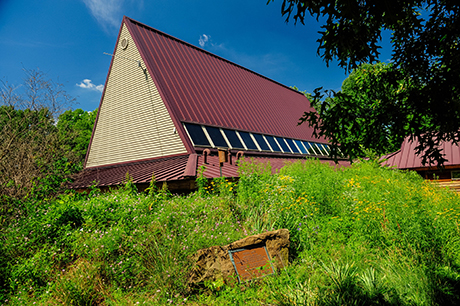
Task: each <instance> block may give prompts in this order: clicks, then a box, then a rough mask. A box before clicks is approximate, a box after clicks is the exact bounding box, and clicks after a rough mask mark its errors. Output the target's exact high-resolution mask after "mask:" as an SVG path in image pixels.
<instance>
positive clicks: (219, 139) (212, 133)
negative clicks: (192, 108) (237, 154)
mask: <svg viewBox="0 0 460 306" xmlns="http://www.w3.org/2000/svg"><path fill="white" fill-rule="evenodd" d="M206 131H207V132H208V135H209V137H211V140H212V142H213V143H214V146H216V147H220V148H228V144H227V142H226V141H225V139H224V136H222V133H221V132H220V129H219V128H216V127H212V126H207V127H206Z"/></svg>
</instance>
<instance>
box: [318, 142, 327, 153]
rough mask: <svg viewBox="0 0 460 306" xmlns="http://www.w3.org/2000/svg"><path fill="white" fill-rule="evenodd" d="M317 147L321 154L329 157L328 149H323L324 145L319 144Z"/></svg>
mask: <svg viewBox="0 0 460 306" xmlns="http://www.w3.org/2000/svg"><path fill="white" fill-rule="evenodd" d="M316 145H317V146H318V147H319V150H320V151H321V154H323V155H328V154H327V151H326V149H324V147H323V144H321V143H317V144H316Z"/></svg>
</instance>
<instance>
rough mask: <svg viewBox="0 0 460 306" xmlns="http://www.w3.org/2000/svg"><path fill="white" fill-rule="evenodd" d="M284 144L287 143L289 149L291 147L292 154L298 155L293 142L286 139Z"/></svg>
mask: <svg viewBox="0 0 460 306" xmlns="http://www.w3.org/2000/svg"><path fill="white" fill-rule="evenodd" d="M286 142H287V143H288V145H289V147H291V150H292V152H294V153H300V151H299V149H297V147H296V145H295V144H294V140H292V139H289V138H286Z"/></svg>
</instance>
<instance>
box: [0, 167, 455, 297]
mask: <svg viewBox="0 0 460 306" xmlns="http://www.w3.org/2000/svg"><path fill="white" fill-rule="evenodd" d="M240 171H241V178H240V181H239V182H238V183H237V184H236V183H235V182H231V181H229V180H228V179H224V178H219V179H218V180H213V181H211V182H209V184H206V185H203V187H202V188H203V190H202V192H200V191H197V192H196V193H192V194H189V195H187V196H172V195H171V194H170V193H169V192H168V191H166V190H165V189H164V188H163V189H161V190H158V189H156V188H152V189H151V190H150V193H145V194H144V193H137V192H135V190H133V189H132V188H131V187H129V188H128V187H124V188H120V189H117V190H112V191H110V192H107V193H104V194H100V193H98V192H97V190H95V191H94V192H93V193H91V194H89V195H78V194H67V195H62V196H60V197H58V198H56V199H50V200H46V201H41V202H27V203H23V206H24V209H23V210H20V211H17V215H15V220H14V222H11V223H10V225H9V226H8V227H2V228H1V229H0V230H1V233H0V237H2V245H1V247H0V251H1V252H0V271H2V273H1V277H0V285H1V288H0V289H1V291H0V294H1V296H0V298H1V300H2V301H5V300H8V301H9V302H8V303H10V304H13V305H15V304H21V303H24V304H31V303H33V302H37V304H55V303H61V304H67V305H97V304H115V305H122V304H128V305H135V304H136V303H137V302H139V303H140V304H141V303H145V304H147V305H167V304H173V305H180V304H191V305H202V304H205V305H225V304H237V305H238V304H240V305H243V304H244V305H268V304H271V305H345V304H353V305H458V303H459V299H460V286H459V281H460V252H459V250H460V239H459V238H458V237H459V236H458V235H459V227H458V224H459V221H460V220H459V218H460V206H459V202H460V198H459V196H458V195H457V194H456V193H453V192H451V191H448V190H445V189H440V188H438V187H436V186H435V185H433V184H432V183H429V182H426V181H423V180H422V179H421V178H419V177H418V176H417V175H416V174H413V173H405V172H399V171H395V170H389V169H385V168H381V167H380V166H379V165H378V164H376V163H375V162H371V161H363V162H361V163H357V164H355V165H354V166H352V167H350V168H339V169H334V168H332V167H330V166H328V165H325V164H321V163H320V162H319V161H316V160H307V161H303V162H298V163H291V164H288V165H286V166H285V167H284V168H283V169H281V170H280V171H279V172H278V173H276V174H271V169H270V166H269V165H264V164H257V163H255V164H251V163H244V164H242V165H241V168H240ZM152 182H154V180H153V179H152ZM213 183H214V184H213ZM128 184H129V181H128V183H127V185H128ZM153 184H154V183H152V186H153ZM205 187H210V188H207V189H205ZM278 228H288V229H289V230H290V239H291V246H290V263H289V264H288V263H286V267H285V269H284V270H283V271H279V273H277V274H276V275H275V276H270V277H265V278H263V279H260V280H257V281H253V282H248V283H243V284H238V285H235V286H229V285H227V284H225V283H223V282H222V281H219V280H215V281H209V282H206V284H205V285H206V286H205V287H203V288H202V289H201V290H200V289H196V288H193V290H192V288H191V287H190V286H189V284H188V277H189V273H190V271H191V269H192V268H193V266H194V262H193V261H192V258H193V255H194V254H195V253H196V252H197V250H199V249H202V248H207V247H210V246H215V245H226V244H229V243H231V242H233V241H236V240H238V239H241V238H244V237H245V236H247V235H251V234H258V233H261V232H265V231H267V230H273V229H278ZM3 272H5V274H4V273H3Z"/></svg>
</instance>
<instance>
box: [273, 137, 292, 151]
mask: <svg viewBox="0 0 460 306" xmlns="http://www.w3.org/2000/svg"><path fill="white" fill-rule="evenodd" d="M275 138H276V140H277V141H278V144H279V145H280V146H281V149H283V151H284V152H287V153H291V150H289V147H288V145H287V144H286V141H284V139H283V138H280V137H275Z"/></svg>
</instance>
